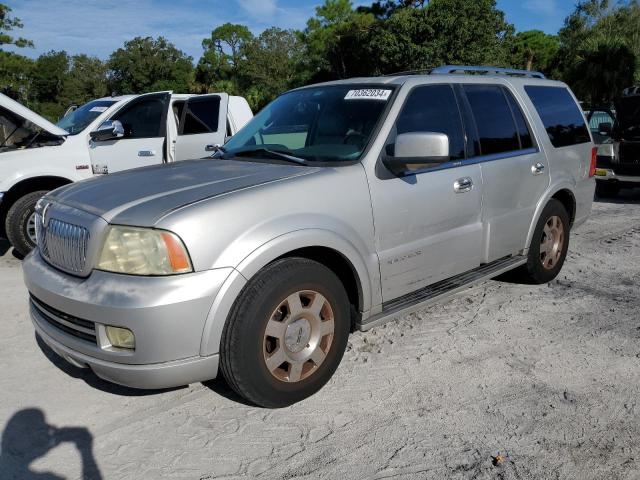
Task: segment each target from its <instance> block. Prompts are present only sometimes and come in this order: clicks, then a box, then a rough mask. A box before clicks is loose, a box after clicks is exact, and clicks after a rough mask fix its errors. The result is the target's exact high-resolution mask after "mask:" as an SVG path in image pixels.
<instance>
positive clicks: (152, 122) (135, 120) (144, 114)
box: [113, 98, 164, 138]
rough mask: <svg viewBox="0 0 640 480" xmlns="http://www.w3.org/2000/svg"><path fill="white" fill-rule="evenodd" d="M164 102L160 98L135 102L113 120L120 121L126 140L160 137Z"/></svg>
mask: <svg viewBox="0 0 640 480" xmlns="http://www.w3.org/2000/svg"><path fill="white" fill-rule="evenodd" d="M163 114H164V101H163V100H162V99H160V98H145V99H142V100H139V101H134V103H132V104H131V105H129V106H126V107H124V110H122V111H121V112H118V113H117V114H116V115H115V116H114V117H113V119H114V120H120V122H122V126H123V127H124V135H125V137H126V138H149V137H160V136H162V134H161V126H162V117H163V116H164V115H163Z"/></svg>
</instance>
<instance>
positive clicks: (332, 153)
mask: <svg viewBox="0 0 640 480" xmlns="http://www.w3.org/2000/svg"><path fill="white" fill-rule="evenodd" d="M392 91H393V90H392V88H391V87H386V86H385V87H371V86H369V87H367V88H364V87H362V86H358V85H340V86H325V87H314V88H305V89H302V90H296V91H293V92H289V93H286V94H284V95H282V96H280V97H278V98H276V99H275V100H274V101H273V102H271V103H270V104H269V105H267V106H266V107H265V108H264V109H263V110H262V111H261V112H260V113H259V114H258V115H256V116H255V117H254V118H253V120H251V122H249V123H248V124H247V126H245V127H244V128H243V129H242V130H241V131H240V132H238V133H237V134H236V135H235V136H234V137H233V138H231V140H229V142H227V144H226V145H225V147H224V153H222V154H221V155H220V156H222V157H223V158H230V157H233V156H236V155H242V154H247V153H250V152H254V151H255V153H256V154H258V155H259V154H260V153H265V150H269V151H271V152H280V153H286V154H288V155H291V156H295V157H297V158H299V159H303V160H306V161H322V162H335V161H350V160H358V159H359V158H360V156H361V155H362V152H363V151H364V149H365V147H366V146H367V144H368V143H369V138H370V137H371V134H372V132H373V130H374V128H375V126H376V124H377V123H378V120H379V119H380V117H381V115H382V112H383V110H384V108H385V106H386V104H387V102H388V101H389V98H390V97H391V93H392ZM267 153H268V152H267ZM272 157H275V156H273V155H272ZM276 158H277V157H276Z"/></svg>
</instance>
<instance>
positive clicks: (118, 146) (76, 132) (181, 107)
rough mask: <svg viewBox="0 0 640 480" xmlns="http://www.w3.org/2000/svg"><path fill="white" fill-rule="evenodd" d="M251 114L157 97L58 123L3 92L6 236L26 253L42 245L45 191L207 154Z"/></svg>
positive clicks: (212, 100) (131, 99)
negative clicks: (38, 221) (37, 214)
mask: <svg viewBox="0 0 640 480" xmlns="http://www.w3.org/2000/svg"><path fill="white" fill-rule="evenodd" d="M252 117H253V114H252V112H251V109H250V108H249V104H248V103H247V101H246V100H245V99H244V98H242V97H234V96H230V95H228V94H226V93H212V94H207V95H184V94H180V95H178V94H173V93H172V92H157V93H147V94H143V95H126V96H119V97H106V98H100V99H97V100H93V101H91V102H89V103H87V104H85V105H83V106H81V107H80V108H77V109H76V110H74V111H72V112H70V113H69V114H68V115H66V116H65V117H64V118H62V120H60V121H59V122H58V124H57V125H54V124H53V123H51V122H49V121H48V120H46V119H44V118H43V117H41V116H40V115H38V114H36V113H34V112H33V111H31V110H29V109H28V108H26V107H25V106H23V105H21V104H19V103H18V102H16V101H14V100H12V99H10V98H9V97H6V96H4V95H2V94H0V233H5V234H6V237H7V238H8V239H9V241H10V242H11V243H12V244H13V246H14V248H15V249H16V250H17V251H18V252H19V253H21V254H23V255H26V254H27V253H28V252H29V250H31V249H32V248H33V247H34V246H35V222H34V208H35V204H36V202H37V201H38V199H39V198H40V197H41V196H42V195H43V194H45V193H46V192H48V191H50V190H53V189H55V188H58V187H60V186H62V185H65V184H67V183H71V182H75V181H78V180H83V179H86V178H89V177H92V176H94V175H103V174H106V173H112V172H117V171H120V170H127V169H130V168H136V167H142V166H147V165H153V164H159V163H166V162H174V161H178V160H187V159H193V158H202V157H205V156H207V155H210V154H211V153H212V152H213V151H215V150H216V148H217V147H216V146H217V145H218V144H223V143H224V142H225V140H226V138H228V137H229V136H232V135H234V134H235V133H236V132H237V131H238V130H240V129H241V128H242V127H243V126H244V125H245V124H246V123H247V122H248V121H249V120H251V118H252ZM2 230H4V232H2Z"/></svg>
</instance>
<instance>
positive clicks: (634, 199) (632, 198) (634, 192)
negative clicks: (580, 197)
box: [593, 188, 640, 204]
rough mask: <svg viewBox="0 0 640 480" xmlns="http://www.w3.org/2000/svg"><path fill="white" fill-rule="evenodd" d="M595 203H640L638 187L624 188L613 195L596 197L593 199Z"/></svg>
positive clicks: (639, 189)
mask: <svg viewBox="0 0 640 480" xmlns="http://www.w3.org/2000/svg"><path fill="white" fill-rule="evenodd" d="M593 201H594V202H597V203H618V204H640V188H628V189H627V188H624V189H622V190H620V193H618V195H616V196H615V197H607V198H604V197H598V196H597V195H596V196H595V197H594V199H593Z"/></svg>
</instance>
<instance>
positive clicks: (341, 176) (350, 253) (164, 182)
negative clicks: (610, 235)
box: [23, 67, 595, 407]
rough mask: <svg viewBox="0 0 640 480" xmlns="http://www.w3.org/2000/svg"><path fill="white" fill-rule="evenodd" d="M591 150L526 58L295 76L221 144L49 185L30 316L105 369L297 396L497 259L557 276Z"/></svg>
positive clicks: (29, 269)
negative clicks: (387, 327) (515, 64)
mask: <svg viewBox="0 0 640 480" xmlns="http://www.w3.org/2000/svg"><path fill="white" fill-rule="evenodd" d="M469 71H471V72H472V73H474V74H468V72H469ZM594 162H595V150H594V148H593V143H592V139H591V136H590V133H589V130H588V128H587V126H586V124H585V119H584V116H583V114H582V113H581V111H580V109H579V107H578V104H577V102H576V99H575V98H574V96H573V95H572V93H571V92H570V90H569V89H568V88H567V86H566V85H564V84H563V83H560V82H555V81H549V80H546V79H544V77H543V76H542V75H540V74H536V73H531V72H521V71H511V70H499V69H493V68H485V67H482V68H481V67H475V68H474V67H441V68H438V69H436V70H434V71H432V72H431V74H428V75H411V74H404V75H400V76H390V77H381V78H358V79H351V80H345V81H338V82H331V83H325V84H321V85H312V86H309V87H305V88H301V89H297V90H293V91H290V92H288V93H285V94H283V95H282V96H280V97H279V98H277V99H276V100H275V101H273V102H272V103H271V104H270V105H268V106H267V107H266V108H265V109H264V110H262V112H260V113H259V114H258V115H257V116H256V117H255V118H254V119H253V120H252V121H251V122H250V123H249V124H248V125H247V126H246V127H245V128H244V129H242V130H241V131H240V132H239V133H238V134H237V135H236V136H235V137H233V138H232V139H231V140H230V141H229V142H228V143H227V144H226V145H225V146H224V147H221V148H220V149H219V151H217V152H216V154H215V156H214V159H205V160H194V161H185V162H179V163H175V164H166V165H163V166H159V167H146V168H141V169H137V170H133V171H129V172H123V173H117V174H114V175H109V176H108V177H105V178H102V179H98V180H88V181H84V182H80V183H77V184H73V185H68V186H65V187H62V188H60V189H58V190H55V191H54V192H51V193H49V194H48V195H47V196H46V197H44V198H43V199H42V200H41V201H40V202H39V203H38V206H37V216H36V222H37V235H38V249H37V250H35V251H34V252H32V253H31V254H30V255H29V256H28V257H27V258H26V259H25V261H24V264H23V265H24V267H23V268H24V274H25V281H26V284H27V287H28V289H29V292H30V309H31V316H32V319H33V323H34V326H35V329H36V332H37V334H38V335H39V336H40V337H41V338H42V339H43V340H44V342H46V343H47V344H48V345H49V346H50V347H51V348H52V349H53V350H54V351H55V352H57V353H58V354H59V355H60V356H62V357H64V358H65V359H67V360H68V361H69V362H71V363H73V364H74V365H77V366H80V367H90V368H91V369H92V370H93V371H94V372H95V373H96V374H97V375H98V376H100V377H102V378H104V379H107V380H110V381H113V382H116V383H119V384H123V385H128V386H132V387H139V388H160V387H170V386H177V385H184V384H188V383H191V382H199V381H203V380H208V379H211V378H214V377H216V375H217V374H218V370H221V371H222V373H223V374H224V377H225V378H226V380H227V382H228V383H229V384H230V386H231V387H232V388H233V389H234V390H236V391H237V392H238V393H239V394H240V395H242V396H243V397H245V398H246V399H248V400H249V401H251V402H253V403H255V404H258V405H262V406H267V407H279V406H283V405H287V404H291V403H293V402H296V401H299V400H301V399H303V398H305V397H307V396H309V395H312V394H313V393H314V392H316V391H317V390H319V389H320V388H321V387H322V386H323V385H324V384H325V383H326V382H327V381H328V380H329V378H330V377H331V376H332V375H333V373H334V371H335V370H336V368H337V367H338V364H339V363H340V360H341V358H342V355H343V353H344V351H345V348H346V345H347V339H348V336H349V333H350V332H351V331H353V330H354V329H360V330H367V329H370V328H372V327H374V326H376V325H380V324H381V323H382V322H384V321H385V320H388V319H390V318H393V317H395V316H397V315H400V314H403V313H405V312H407V311H410V310H414V309H417V308H419V307H423V306H425V305H427V304H429V303H431V302H434V301H436V300H441V299H443V298H445V297H447V296H449V295H452V294H453V293H456V292H458V291H460V290H461V289H463V288H465V287H466V286H468V285H470V284H472V283H475V282H479V281H481V280H484V279H488V278H491V277H495V276H496V275H499V274H501V273H504V272H507V271H509V270H515V275H517V276H519V278H520V279H522V280H523V281H526V282H532V283H544V282H548V281H550V280H551V279H553V278H554V277H555V276H556V275H557V274H558V272H559V271H560V269H561V268H562V265H563V262H564V260H565V256H566V252H567V247H568V245H569V233H570V230H571V228H572V227H575V226H577V225H579V224H580V223H582V222H583V221H584V220H585V219H586V218H587V216H588V215H589V212H590V209H591V202H592V198H593V193H594V188H595V182H594V180H593V178H592V176H593V174H594V169H595V165H594Z"/></svg>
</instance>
